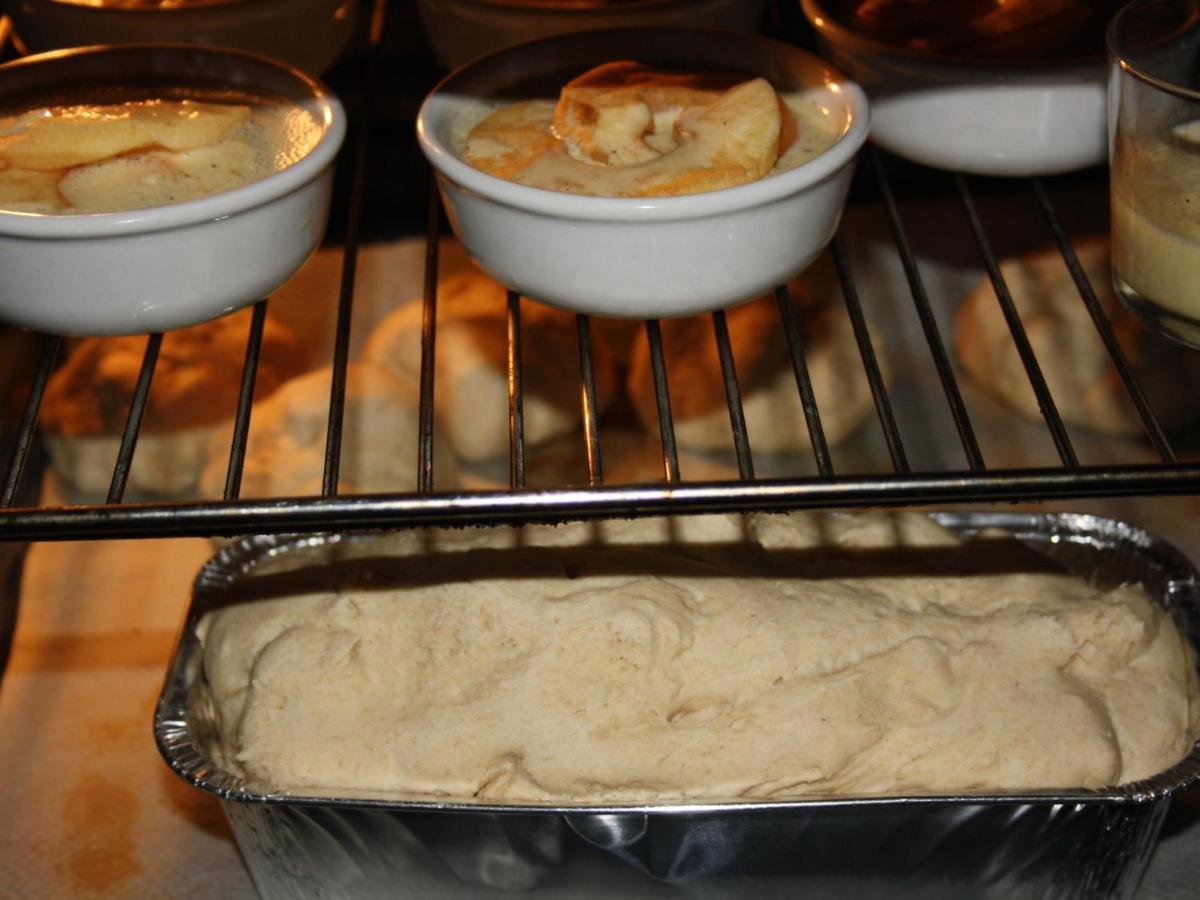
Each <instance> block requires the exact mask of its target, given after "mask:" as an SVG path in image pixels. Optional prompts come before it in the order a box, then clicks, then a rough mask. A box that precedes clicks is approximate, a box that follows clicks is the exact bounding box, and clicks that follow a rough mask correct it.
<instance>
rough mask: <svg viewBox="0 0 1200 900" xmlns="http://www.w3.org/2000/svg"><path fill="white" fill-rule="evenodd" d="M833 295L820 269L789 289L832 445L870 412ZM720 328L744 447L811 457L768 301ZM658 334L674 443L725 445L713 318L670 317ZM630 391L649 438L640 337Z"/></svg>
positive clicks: (646, 352)
mask: <svg viewBox="0 0 1200 900" xmlns="http://www.w3.org/2000/svg"><path fill="white" fill-rule="evenodd" d="M835 290H836V288H835V287H834V283H833V281H832V280H831V276H830V273H829V272H827V271H826V267H825V266H824V265H823V264H819V265H818V267H816V268H815V269H813V270H811V271H810V272H809V273H806V274H805V275H804V276H802V277H801V278H800V279H798V280H797V281H795V282H793V283H792V285H791V296H792V299H793V307H794V308H795V310H796V313H797V316H798V318H799V320H800V328H801V332H802V334H803V335H804V341H805V350H806V360H807V363H808V371H809V376H810V377H811V379H812V384H813V392H814V393H815V394H816V398H817V408H818V410H819V412H820V414H821V425H822V428H823V429H824V432H825V438H826V440H827V441H828V442H829V443H831V444H836V443H838V442H839V441H842V440H844V439H845V438H846V437H848V436H849V435H850V434H852V433H853V432H854V431H855V430H856V429H857V428H858V427H859V426H860V425H861V424H862V423H863V421H864V420H865V419H866V418H867V417H868V416H869V415H870V414H871V411H872V409H873V408H874V407H873V400H872V397H871V388H870V385H869V383H868V382H867V379H866V375H865V374H864V371H863V364H862V359H861V357H860V356H859V351H858V345H857V343H856V342H855V340H854V331H853V329H852V328H851V325H850V320H849V319H848V318H847V317H846V315H845V313H844V312H843V311H842V310H840V309H837V308H836V307H835V306H834V305H833V304H832V303H831V302H830V301H831V299H832V298H833V297H834V296H835V294H834V292H835ZM726 321H727V323H728V326H729V339H730V345H731V347H732V350H733V358H734V362H735V365H736V367H737V373H738V385H739V388H740V390H741V395H742V409H743V412H744V414H745V417H746V431H747V433H748V435H749V438H750V448H751V450H754V451H759V452H763V453H795V452H802V453H805V452H810V451H811V448H812V444H811V442H810V440H809V435H808V427H807V425H806V423H805V419H804V408H803V406H802V404H801V401H800V394H799V391H798V389H797V387H796V377H795V372H794V370H793V367H792V359H791V355H790V353H789V351H788V346H787V338H786V337H785V335H784V331H783V324H782V320H781V318H780V314H779V309H778V306H777V304H776V301H775V298H774V297H773V296H766V297H761V298H759V299H758V300H754V301H752V302H750V303H746V304H743V305H742V306H738V307H735V308H734V309H731V310H729V311H728V312H727V313H726ZM661 328H662V339H663V354H664V357H665V360H666V365H667V385H668V388H669V389H670V395H671V415H672V418H673V420H674V425H675V438H676V440H677V442H678V443H679V444H680V445H681V446H684V447H690V448H693V449H696V450H725V449H730V448H732V446H733V432H732V427H731V425H730V422H729V407H728V405H727V403H726V398H725V383H724V380H723V377H722V374H721V363H720V358H719V357H718V355H717V343H716V337H715V334H714V332H713V323H712V318H711V317H710V316H693V317H691V318H686V319H671V320H668V321H664V322H662V323H661ZM874 346H875V351H876V355H877V356H878V358H879V360H880V363H881V365H882V366H884V367H885V371H886V366H887V359H886V357H885V356H884V354H883V352H882V351H883V348H882V347H881V346H880V344H879V342H878V341H875V342H874ZM628 384H629V393H630V396H631V397H632V399H633V405H634V409H635V410H636V411H637V414H638V418H639V419H640V420H641V421H642V424H643V425H644V426H645V427H646V428H647V429H649V430H651V431H657V429H658V407H657V405H656V402H655V394H654V375H653V370H652V369H651V364H650V344H649V339H648V338H647V337H646V335H645V333H643V334H642V335H641V336H640V338H639V340H638V343H637V344H636V347H635V350H634V353H633V363H632V368H631V370H630V373H629V382H628Z"/></svg>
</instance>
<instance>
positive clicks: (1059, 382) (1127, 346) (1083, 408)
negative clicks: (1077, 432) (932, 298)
mask: <svg viewBox="0 0 1200 900" xmlns="http://www.w3.org/2000/svg"><path fill="white" fill-rule="evenodd" d="M1075 251H1076V254H1077V255H1078V257H1079V262H1080V264H1081V265H1082V266H1083V269H1084V272H1085V273H1086V274H1087V277H1088V280H1089V281H1090V282H1091V284H1092V288H1093V289H1094V290H1095V292H1096V296H1097V298H1098V299H1099V300H1100V305H1101V308H1102V309H1103V310H1104V314H1105V315H1106V316H1107V317H1108V319H1109V321H1110V322H1111V323H1112V326H1113V331H1114V332H1115V334H1116V336H1117V341H1118V343H1119V344H1120V345H1121V349H1122V351H1124V353H1125V357H1126V359H1128V360H1129V364H1130V366H1131V367H1132V369H1133V373H1134V376H1135V377H1136V378H1137V380H1138V382H1139V383H1140V384H1141V385H1142V387H1143V389H1144V390H1145V391H1146V395H1147V397H1148V399H1149V400H1150V405H1151V408H1152V409H1153V410H1154V412H1155V415H1156V416H1157V417H1158V420H1159V423H1160V424H1161V425H1162V426H1163V428H1164V429H1166V430H1168V431H1170V430H1174V429H1178V428H1180V427H1182V426H1183V425H1186V424H1187V423H1188V422H1190V421H1193V420H1195V418H1196V416H1197V414H1198V412H1200V407H1198V406H1197V405H1196V403H1195V402H1194V398H1193V397H1192V396H1191V393H1190V392H1189V391H1187V390H1181V389H1180V384H1189V383H1192V382H1194V381H1196V380H1197V379H1200V354H1198V353H1196V352H1195V351H1194V350H1189V349H1187V348H1185V347H1181V346H1179V345H1177V344H1175V343H1174V342H1172V341H1169V340H1167V339H1166V338H1161V337H1158V336H1157V335H1155V334H1152V333H1151V332H1149V331H1148V330H1146V329H1145V328H1144V327H1142V325H1141V324H1140V323H1139V322H1138V321H1137V319H1135V318H1134V316H1133V315H1132V314H1131V313H1130V312H1128V311H1127V310H1126V309H1125V307H1124V306H1122V305H1121V302H1120V301H1119V300H1118V299H1117V297H1116V295H1115V294H1114V293H1113V289H1112V276H1111V274H1110V253H1109V243H1108V239H1107V238H1097V237H1093V238H1087V239H1084V240H1081V241H1078V242H1077V243H1076V245H1075ZM1000 271H1001V273H1002V274H1003V275H1004V280H1005V282H1006V283H1007V284H1008V289H1009V292H1010V293H1011V294H1012V298H1013V303H1014V304H1015V305H1016V307H1017V312H1018V314H1019V315H1020V316H1021V321H1022V322H1023V323H1024V325H1025V331H1026V333H1027V334H1028V336H1029V342H1030V344H1031V345H1032V346H1033V351H1034V354H1035V355H1036V356H1037V358H1038V361H1039V362H1040V363H1041V366H1042V374H1043V375H1044V376H1045V378H1046V384H1047V386H1048V387H1049V388H1050V395H1051V396H1052V397H1053V398H1054V403H1055V405H1056V406H1057V407H1058V411H1059V414H1060V415H1061V416H1062V417H1063V420H1064V421H1066V422H1070V423H1073V424H1076V425H1081V426H1083V427H1085V428H1089V429H1091V430H1093V431H1097V432H1100V433H1101V434H1109V435H1115V436H1126V435H1130V436H1132V435H1141V434H1144V433H1145V431H1144V427H1143V425H1142V420H1141V417H1140V416H1138V414H1137V409H1136V407H1134V405H1133V402H1132V401H1131V400H1130V399H1129V395H1128V393H1127V392H1126V390H1125V385H1124V383H1123V382H1122V381H1121V377H1120V375H1118V374H1117V370H1116V367H1114V366H1113V364H1112V361H1111V360H1110V359H1109V356H1108V352H1107V351H1106V350H1105V349H1104V344H1103V342H1102V341H1101V340H1100V336H1099V334H1098V333H1097V332H1096V327H1095V325H1093V324H1092V319H1091V316H1090V315H1088V311H1087V307H1085V306H1084V304H1083V300H1082V299H1081V298H1080V296H1079V291H1078V289H1077V288H1076V286H1075V282H1074V280H1073V279H1072V278H1071V274H1070V272H1069V271H1068V270H1067V267H1066V264H1065V263H1064V262H1063V259H1062V256H1061V255H1060V254H1059V252H1058V249H1057V248H1056V247H1050V248H1048V249H1045V250H1041V251H1038V252H1037V253H1031V254H1028V255H1026V256H1022V257H1018V258H1015V259H1007V260H1004V261H1003V262H1002V263H1001V264H1000ZM954 346H955V350H956V351H957V355H958V360H959V363H960V364H961V365H962V366H963V368H964V369H966V371H967V374H968V375H970V377H971V379H972V381H974V382H975V383H976V384H977V385H979V387H981V388H982V389H983V390H985V391H987V392H988V393H989V394H991V395H992V396H993V397H995V398H996V399H997V400H999V401H1000V402H1002V403H1004V404H1005V405H1006V406H1008V407H1009V408H1010V409H1012V410H1014V411H1016V412H1018V413H1020V414H1021V415H1022V416H1024V417H1025V418H1027V419H1030V420H1031V421H1034V422H1039V423H1040V422H1042V421H1044V420H1043V419H1042V414H1041V412H1040V411H1039V409H1038V404H1037V398H1036V397H1035V395H1034V393H1033V388H1032V387H1031V386H1030V384H1029V377H1028V375H1026V374H1025V368H1024V366H1022V365H1021V358H1020V356H1019V355H1018V354H1017V349H1016V345H1015V344H1014V343H1013V339H1012V335H1011V333H1010V332H1009V330H1008V325H1007V324H1006V323H1005V321H1004V315H1003V313H1002V312H1001V310H1000V305H999V303H997V301H996V294H995V291H994V290H993V288H992V284H991V281H989V280H988V279H987V278H984V279H983V280H982V281H981V282H980V284H979V287H977V288H976V289H975V290H974V291H973V292H972V293H971V294H970V295H969V296H968V297H967V298H966V300H964V301H963V304H962V306H960V307H959V310H958V315H957V316H956V318H955V321H954Z"/></svg>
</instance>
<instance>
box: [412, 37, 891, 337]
mask: <svg viewBox="0 0 1200 900" xmlns="http://www.w3.org/2000/svg"><path fill="white" fill-rule="evenodd" d="M614 59H637V60H641V61H644V62H647V63H651V64H655V65H663V66H673V67H692V68H725V69H734V70H738V71H743V72H747V73H752V74H756V75H762V76H764V77H766V78H768V79H769V80H770V81H772V82H773V83H774V84H776V85H777V86H779V87H782V88H804V89H807V90H811V91H812V92H813V93H814V96H815V97H817V98H818V100H819V101H820V102H821V103H823V104H824V105H825V106H827V107H828V108H829V110H830V112H831V115H833V116H835V117H836V119H837V120H838V121H842V122H844V126H845V132H844V133H843V134H842V136H841V137H840V138H839V139H838V140H837V141H836V142H835V143H834V145H833V146H832V147H830V148H829V149H828V150H826V151H825V152H824V153H822V154H821V155H819V156H817V157H816V158H815V159H812V160H810V161H809V162H806V163H803V164H801V165H799V166H797V167H796V168H794V169H790V170H788V171H786V172H782V173H779V174H777V175H771V176H768V177H766V178H764V179H762V180H760V181H756V182H752V183H750V184H744V185H740V186H738V187H732V188H726V189H724V190H719V191H710V192H708V193H703V194H692V195H688V196H682V197H647V198H640V199H626V198H608V197H587V196H579V195H574V194H564V193H558V192H556V191H548V190H541V189H539V188H532V187H526V186H524V185H520V184H514V183H512V182H509V181H505V180H503V179H501V178H496V177H494V176H492V175H488V174H486V173H484V172H481V171H479V170H478V169H475V168H473V167H472V166H470V165H468V164H467V163H465V162H463V160H461V159H460V158H459V157H458V156H457V155H456V153H455V151H454V149H452V148H453V146H454V144H453V142H454V136H455V134H456V131H457V132H458V133H461V131H462V123H463V121H464V116H466V117H478V116H479V114H480V112H479V110H480V104H481V101H482V100H486V98H492V97H494V96H496V95H498V94H506V95H508V96H514V95H516V94H518V93H519V92H520V90H521V89H522V86H523V85H529V84H533V83H540V84H546V85H549V84H555V85H561V84H562V83H564V82H565V81H566V80H567V79H568V78H569V77H571V76H573V75H576V74H578V73H579V72H582V71H584V70H585V69H588V68H590V67H592V66H594V65H598V64H600V63H602V62H606V61H610V60H614ZM551 96H552V95H551ZM868 122H869V116H868V111H867V101H866V97H865V96H864V94H863V93H862V91H861V90H860V89H859V88H858V86H857V85H855V84H853V83H852V82H850V81H848V80H846V78H845V77H844V76H843V75H842V74H841V73H839V72H837V71H836V70H835V69H833V68H831V67H830V66H829V65H827V64H826V63H824V62H823V61H821V60H820V59H818V58H817V57H815V56H813V55H812V54H810V53H806V52H805V51H803V50H799V49H797V48H795V47H791V46H788V45H786V44H780V43H777V42H775V41H770V40H767V39H765V38H759V37H754V36H751V35H741V34H733V33H725V32H710V31H691V30H681V29H634V30H621V31H593V32H585V33H580V34H571V35H562V36H558V37H553V38H548V39H545V40H541V41H536V42H533V43H530V44H523V45H521V46H519V47H514V48H511V49H509V50H502V51H500V52H499V53H495V54H493V55H491V56H487V57H484V58H483V59H480V60H477V61H476V62H474V63H472V64H470V65H468V66H466V67H464V68H462V69H459V70H458V71H457V72H455V73H453V74H452V75H450V76H449V77H448V78H447V79H446V80H445V81H443V82H442V83H441V84H440V85H438V86H437V87H436V88H435V89H434V90H433V92H432V93H431V94H430V95H429V97H428V98H426V100H425V103H424V105H423V106H422V107H421V111H420V114H419V115H418V118H417V133H418V137H419V140H420V144H421V149H422V150H423V151H424V152H425V155H426V156H427V157H428V158H429V160H430V162H432V163H433V166H434V168H435V169H436V173H437V180H438V186H439V188H440V190H441V193H442V199H443V201H444V202H445V206H446V211H447V214H448V216H449V219H450V223H451V225H452V226H453V228H454V231H455V233H456V234H457V235H458V238H459V240H460V241H461V242H462V244H463V246H464V247H466V249H467V252H468V253H469V254H470V255H471V257H472V258H473V259H474V260H475V261H476V262H477V263H478V264H479V265H480V267H481V268H483V269H484V270H486V271H487V272H488V273H489V274H490V275H492V277H494V278H495V279H496V280H497V281H499V282H500V283H501V284H504V285H507V286H508V287H510V288H512V289H514V290H516V291H519V292H520V293H522V294H524V295H525V296H528V297H533V298H536V299H538V300H541V301H543V302H545V303H549V304H551V305H554V306H559V307H563V308H565V309H570V310H574V311H577V312H586V313H595V314H601V315H610V316H626V317H633V318H645V317H650V316H681V315H688V314H691V313H696V312H702V311H706V310H711V309H716V308H719V307H722V306H727V305H729V304H731V303H735V302H738V301H742V300H748V299H750V298H753V297H756V296H758V295H760V294H761V293H763V292H764V291H766V290H770V289H771V288H774V287H776V286H777V285H780V284H783V283H784V282H786V281H787V280H788V279H789V278H791V277H792V276H794V275H796V274H798V273H799V272H801V271H803V270H804V269H805V268H806V267H807V266H808V265H809V264H810V263H811V262H812V261H813V260H814V259H815V258H816V257H817V255H818V254H819V253H820V252H821V250H822V248H823V247H824V246H825V245H826V244H827V243H828V242H829V240H830V239H831V238H832V237H833V233H834V231H835V230H836V228H837V224H838V220H839V217H840V214H841V210H842V206H843V203H844V202H845V198H846V192H847V190H848V189H849V186H850V179H851V176H852V174H853V166H854V157H855V154H856V153H857V152H858V150H859V148H860V147H861V146H862V144H863V142H864V141H865V140H866V137H867V131H868V128H869V124H868Z"/></svg>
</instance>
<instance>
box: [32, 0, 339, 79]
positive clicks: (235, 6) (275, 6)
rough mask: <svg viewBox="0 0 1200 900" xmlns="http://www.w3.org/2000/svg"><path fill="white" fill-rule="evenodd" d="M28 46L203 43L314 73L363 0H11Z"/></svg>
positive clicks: (331, 58) (332, 53) (333, 54)
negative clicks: (152, 1) (104, 1)
mask: <svg viewBox="0 0 1200 900" xmlns="http://www.w3.org/2000/svg"><path fill="white" fill-rule="evenodd" d="M8 14H9V15H10V16H11V17H12V20H13V30H14V31H15V32H16V40H17V43H18V44H19V45H20V46H21V48H22V49H23V50H24V51H25V52H26V53H40V52H42V51H44V50H57V49H60V48H63V47H90V46H95V45H98V44H202V45H205V46H209V47H226V48H230V49H234V50H246V51H249V52H253V53H265V54H266V55H268V56H271V57H273V58H275V59H279V60H282V61H283V62H286V63H288V64H289V65H293V66H296V67H297V68H299V69H303V70H304V71H305V72H309V73H312V74H314V75H316V74H320V73H321V72H324V71H325V70H326V69H327V68H329V67H330V66H331V65H333V63H334V62H336V61H337V58H338V57H339V56H341V55H342V51H344V50H345V49H346V45H347V44H348V43H349V42H350V38H351V37H352V36H353V34H354V22H355V19H356V17H357V14H358V0H201V2H192V3H185V4H183V5H182V6H153V5H140V6H137V5H117V4H108V5H100V4H97V3H95V2H84V0H12V2H11V3H9V4H8Z"/></svg>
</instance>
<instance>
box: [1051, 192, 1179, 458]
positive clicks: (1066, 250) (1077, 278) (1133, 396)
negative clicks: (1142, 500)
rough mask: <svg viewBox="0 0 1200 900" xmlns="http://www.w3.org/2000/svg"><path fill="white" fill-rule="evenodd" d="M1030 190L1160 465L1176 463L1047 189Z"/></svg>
mask: <svg viewBox="0 0 1200 900" xmlns="http://www.w3.org/2000/svg"><path fill="white" fill-rule="evenodd" d="M1033 190H1034V194H1035V195H1036V196H1037V201H1038V207H1039V208H1040V209H1041V211H1042V215H1043V216H1045V218H1046V224H1047V225H1048V226H1049V227H1050V233H1051V234H1052V235H1053V236H1054V242H1055V243H1056V244H1057V245H1058V250H1059V253H1061V254H1062V257H1063V261H1064V262H1065V263H1066V265H1067V269H1068V271H1070V273H1071V278H1072V280H1073V281H1074V282H1075V286H1076V288H1078V290H1079V296H1080V298H1081V299H1082V300H1083V303H1084V305H1085V306H1086V307H1087V311H1088V315H1090V316H1091V318H1092V324H1094V325H1095V326H1096V331H1097V333H1098V334H1099V335H1100V339H1101V340H1102V341H1103V342H1104V347H1105V349H1106V350H1107V351H1108V356H1109V358H1110V359H1111V360H1112V363H1113V367H1114V368H1115V369H1116V370H1117V374H1118V375H1120V377H1121V383H1122V384H1123V385H1125V391H1126V393H1128V394H1129V399H1130V400H1132V401H1133V405H1134V407H1136V408H1137V412H1138V415H1139V416H1140V417H1141V419H1142V423H1143V424H1144V425H1145V426H1146V434H1147V436H1148V437H1149V438H1150V441H1151V443H1153V444H1154V448H1155V449H1156V450H1157V451H1158V454H1159V455H1160V456H1161V457H1162V460H1163V462H1165V463H1174V462H1178V458H1177V457H1176V456H1175V451H1174V450H1173V449H1172V447H1171V443H1170V441H1168V440H1167V436H1166V435H1165V434H1164V433H1163V429H1162V426H1161V425H1160V424H1159V423H1158V419H1157V418H1156V417H1155V415H1154V410H1153V409H1151V407H1150V401H1149V400H1147V399H1146V394H1145V392H1144V391H1143V390H1142V386H1141V385H1140V384H1138V382H1137V379H1136V378H1134V376H1133V369H1132V368H1130V366H1129V360H1128V359H1126V358H1125V351H1123V350H1122V349H1121V345H1120V343H1118V341H1117V336H1116V334H1114V333H1113V328H1112V324H1111V323H1110V322H1109V321H1108V317H1107V316H1105V315H1104V310H1103V309H1101V307H1100V301H1099V299H1097V297H1096V292H1095V290H1094V289H1093V288H1092V284H1091V282H1090V281H1088V277H1087V275H1086V274H1084V271H1083V266H1081V265H1080V264H1079V257H1077V256H1076V255H1075V248H1073V247H1072V246H1071V242H1070V241H1069V240H1068V239H1067V233H1066V231H1064V230H1063V227H1062V223H1061V222H1060V221H1059V217H1058V213H1057V212H1056V211H1055V209H1054V204H1053V203H1051V202H1050V195H1049V194H1047V193H1046V186H1045V184H1043V183H1042V180H1041V179H1040V178H1034V179H1033Z"/></svg>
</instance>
